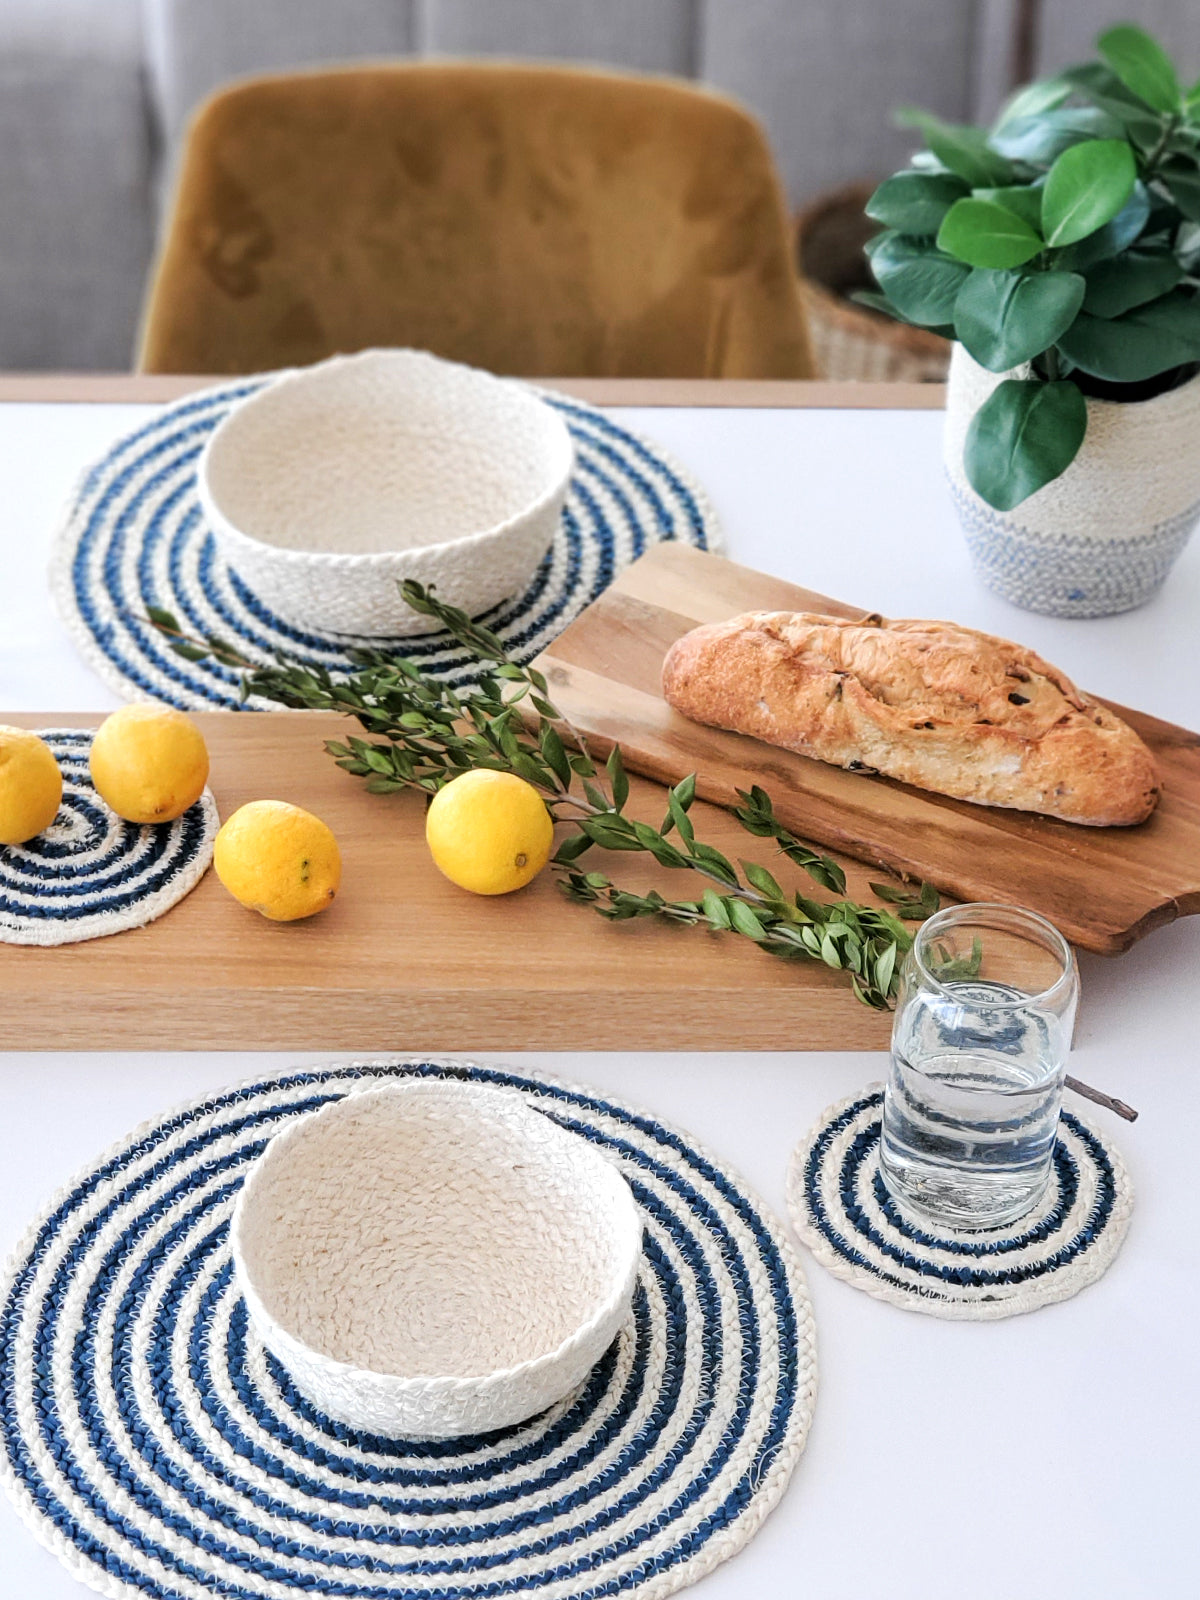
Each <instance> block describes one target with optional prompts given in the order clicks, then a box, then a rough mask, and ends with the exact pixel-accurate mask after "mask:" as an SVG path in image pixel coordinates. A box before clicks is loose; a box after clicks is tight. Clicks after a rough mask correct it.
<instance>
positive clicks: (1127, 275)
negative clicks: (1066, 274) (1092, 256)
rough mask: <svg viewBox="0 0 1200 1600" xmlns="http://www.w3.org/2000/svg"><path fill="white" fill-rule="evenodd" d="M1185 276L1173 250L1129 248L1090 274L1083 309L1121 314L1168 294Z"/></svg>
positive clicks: (1107, 314) (1098, 313)
mask: <svg viewBox="0 0 1200 1600" xmlns="http://www.w3.org/2000/svg"><path fill="white" fill-rule="evenodd" d="M1182 277H1183V268H1182V267H1181V266H1180V264H1179V261H1178V260H1177V258H1176V257H1175V256H1174V255H1173V254H1172V253H1171V251H1169V250H1127V251H1125V253H1124V254H1123V255H1119V256H1114V257H1113V259H1112V260H1111V261H1101V262H1098V263H1097V265H1096V266H1094V267H1093V268H1092V270H1091V271H1090V272H1089V273H1088V274H1087V293H1086V294H1085V295H1084V297H1083V309H1084V310H1085V311H1087V312H1088V313H1089V314H1090V315H1091V316H1094V317H1119V316H1121V315H1123V314H1124V313H1125V312H1126V311H1132V309H1133V308H1134V306H1140V305H1145V303H1146V301H1147V300H1157V299H1158V297H1159V296H1160V295H1164V294H1167V293H1168V292H1169V291H1170V290H1172V289H1173V288H1174V287H1175V285H1176V284H1177V283H1178V282H1179V280H1180V278H1182ZM1056 337H1057V335H1056Z"/></svg>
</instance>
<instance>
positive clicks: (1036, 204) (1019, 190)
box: [974, 183, 1042, 236]
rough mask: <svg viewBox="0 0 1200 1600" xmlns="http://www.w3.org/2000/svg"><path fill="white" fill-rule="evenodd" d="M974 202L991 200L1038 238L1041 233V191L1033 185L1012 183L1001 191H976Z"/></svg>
mask: <svg viewBox="0 0 1200 1600" xmlns="http://www.w3.org/2000/svg"><path fill="white" fill-rule="evenodd" d="M974 197H975V199H976V200H991V201H994V202H995V204H996V205H998V206H1003V207H1004V208H1005V210H1006V211H1013V212H1015V213H1016V215H1017V216H1018V217H1020V218H1021V220H1022V221H1023V222H1027V223H1028V224H1029V226H1030V227H1031V228H1032V229H1033V231H1034V233H1036V234H1038V235H1039V236H1040V234H1041V231H1042V191H1041V189H1040V187H1037V186H1035V185H1034V184H1024V183H1013V184H1009V185H1008V186H1007V187H1005V188H1003V189H976V190H975V193H974Z"/></svg>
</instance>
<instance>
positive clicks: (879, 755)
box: [663, 611, 1159, 827]
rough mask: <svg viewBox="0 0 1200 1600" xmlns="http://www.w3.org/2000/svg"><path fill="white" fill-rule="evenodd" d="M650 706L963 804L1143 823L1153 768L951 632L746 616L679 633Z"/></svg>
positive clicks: (1048, 669)
mask: <svg viewBox="0 0 1200 1600" xmlns="http://www.w3.org/2000/svg"><path fill="white" fill-rule="evenodd" d="M663 694H664V695H665V697H666V699H667V700H668V702H669V703H670V704H671V705H672V706H673V707H674V708H675V709H676V710H677V711H679V712H681V713H682V714H683V715H684V716H685V717H689V718H691V720H692V721H694V722H703V723H707V724H709V725H710V726H713V727H718V728H730V729H733V730H735V731H736V732H738V733H748V734H752V735H753V736H754V737H755V738H758V739H763V740H765V741H766V742H767V743H768V744H774V745H780V746H782V747H783V748H784V749H785V750H795V751H797V752H799V753H800V754H801V755H806V756H812V757H814V758H815V759H816V760H818V761H827V762H830V763H832V764H833V765H835V766H839V767H848V768H851V769H852V770H854V771H860V772H873V773H882V774H883V775H884V776H886V777H889V778H896V779H899V781H900V782H902V783H909V784H913V785H914V786H915V787H917V788H920V789H930V790H932V791H933V792H934V793H936V794H944V795H951V796H953V797H954V798H955V799H958V800H969V801H971V802H972V803H973V804H975V805H987V806H1007V807H1011V808H1013V809H1015V810H1018V811H1038V812H1042V813H1044V814H1045V815H1047V816H1051V817H1059V818H1061V819H1062V820H1063V821H1065V822H1077V823H1083V824H1086V825H1088V826H1091V827H1111V826H1126V825H1129V824H1132V823H1137V822H1143V821H1144V820H1145V819H1146V818H1147V817H1148V816H1149V815H1150V813H1151V811H1153V809H1154V806H1155V804H1156V802H1157V800H1158V787H1159V785H1158V774H1157V772H1156V770H1155V766H1154V760H1153V758H1152V756H1151V754H1150V752H1149V750H1148V749H1147V748H1146V746H1145V745H1144V744H1143V743H1142V741H1141V740H1140V739H1139V738H1138V736H1137V734H1136V733H1134V732H1133V730H1132V728H1129V727H1127V726H1126V724H1125V723H1123V722H1122V721H1121V719H1120V718H1119V717H1117V716H1114V714H1113V713H1112V712H1111V711H1109V710H1108V709H1107V707H1105V706H1102V705H1099V704H1097V703H1096V701H1094V700H1092V699H1090V698H1089V697H1088V696H1087V695H1085V694H1083V693H1081V692H1080V690H1078V689H1077V688H1076V687H1075V685H1074V684H1073V683H1071V681H1070V680H1069V679H1068V678H1066V677H1064V676H1063V674H1062V673H1061V672H1059V671H1058V670H1057V668H1055V667H1052V666H1050V665H1049V663H1048V662H1045V661H1043V660H1042V659H1041V657H1040V656H1037V655H1035V654H1034V652H1033V651H1032V650H1026V649H1023V648H1022V647H1021V646H1020V645H1016V644H1010V643H1009V642H1008V641H1007V640H1006V639H997V638H994V637H992V635H990V634H986V633H977V632H976V631H975V630H974V629H973V628H961V627H958V626H956V625H955V624H954V623H951V622H884V621H883V620H882V618H880V617H878V616H869V617H864V618H862V619H861V620H860V621H858V622H851V621H847V620H845V619H843V618H841V617H829V616H821V615H819V614H815V613H811V612H804V611H799V612H797V611H749V612H746V613H745V614H744V615H742V616H739V617H732V618H731V619H730V620H729V621H728V622H716V623H710V624H708V625H707V626H705V627H700V628H693V629H692V631H691V632H690V633H687V634H684V636H683V637H682V638H681V639H677V640H676V641H675V643H674V644H673V645H672V646H671V648H670V650H669V651H668V653H667V657H666V660H665V661H664V663H663Z"/></svg>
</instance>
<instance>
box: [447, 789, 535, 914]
mask: <svg viewBox="0 0 1200 1600" xmlns="http://www.w3.org/2000/svg"><path fill="white" fill-rule="evenodd" d="M425 840H426V843H427V844H428V845H429V849H430V853H431V854H432V856H433V859H434V861H435V862H436V863H437V865H438V867H439V868H440V869H441V871H442V872H444V873H445V874H446V876H447V877H448V878H449V879H450V882H451V883H456V884H458V886H459V888H460V889H470V890H471V892H472V893H473V894H508V893H510V892H511V891H512V890H513V889H522V888H524V886H525V885H526V884H527V883H528V882H529V880H530V879H531V878H535V877H536V876H537V875H538V873H539V872H540V871H541V870H542V868H543V867H544V866H545V865H546V862H547V861H548V860H549V859H550V850H551V847H552V846H553V844H554V824H553V822H551V820H550V813H549V812H548V811H547V810H546V804H545V801H544V800H543V799H542V797H541V795H540V794H539V793H538V792H537V790H536V789H535V788H534V787H533V785H532V784H531V783H526V782H525V780H524V778H518V777H516V776H514V774H513V773H511V772H489V771H487V770H485V769H484V768H478V769H476V771H474V772H464V773H463V774H462V775H461V776H460V777H457V778H453V779H451V781H450V782H449V783H448V784H447V785H446V787H445V788H444V789H439V790H438V792H437V794H435V795H434V797H433V804H432V805H431V806H430V807H429V810H428V812H427V813H426V816H425Z"/></svg>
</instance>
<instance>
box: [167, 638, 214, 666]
mask: <svg viewBox="0 0 1200 1600" xmlns="http://www.w3.org/2000/svg"><path fill="white" fill-rule="evenodd" d="M171 649H172V650H173V651H174V652H175V654H176V655H177V656H182V657H183V659H184V660H185V661H207V660H208V657H209V656H210V655H211V653H212V652H211V651H209V650H206V649H205V648H204V646H203V645H195V644H186V643H185V642H184V641H183V640H182V639H172V640H171Z"/></svg>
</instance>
